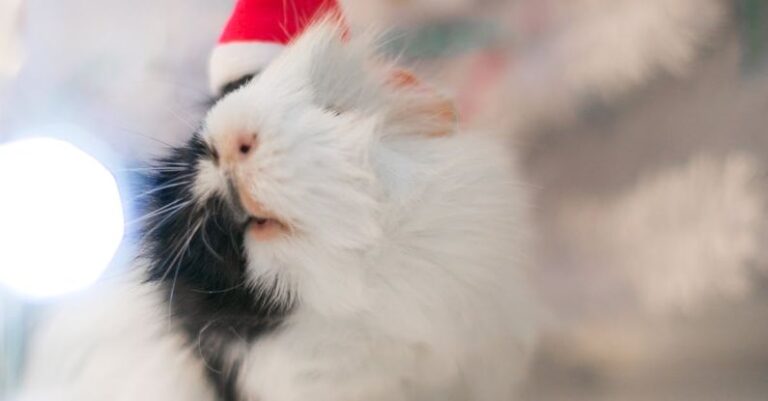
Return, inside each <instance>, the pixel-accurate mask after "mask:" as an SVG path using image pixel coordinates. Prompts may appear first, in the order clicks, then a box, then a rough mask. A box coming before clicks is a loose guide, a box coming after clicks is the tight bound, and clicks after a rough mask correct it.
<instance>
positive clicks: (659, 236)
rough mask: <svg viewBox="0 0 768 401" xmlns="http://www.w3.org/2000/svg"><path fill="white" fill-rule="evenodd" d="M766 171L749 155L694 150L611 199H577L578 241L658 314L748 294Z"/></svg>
mask: <svg viewBox="0 0 768 401" xmlns="http://www.w3.org/2000/svg"><path fill="white" fill-rule="evenodd" d="M763 175H764V172H763V171H761V169H760V167H759V164H758V162H757V161H756V160H755V159H754V158H752V157H751V156H750V155H747V154H731V155H727V156H724V157H715V156H712V155H696V156H694V157H693V158H692V159H691V160H690V161H688V162H687V163H685V164H683V165H681V166H675V167H672V168H669V169H666V170H664V171H660V172H657V173H655V174H653V175H651V176H648V177H644V178H642V179H641V180H640V181H639V182H638V183H637V184H636V185H635V186H634V187H633V188H630V189H628V190H626V191H625V192H624V193H621V194H618V195H616V196H615V197H613V198H609V199H606V198H598V199H593V200H592V201H588V202H573V203H572V204H571V206H570V207H568V210H569V212H568V213H569V214H570V215H569V216H568V217H567V219H568V220H569V223H568V224H569V225H570V230H571V231H570V232H571V233H572V235H573V238H572V242H573V243H574V244H577V245H576V246H577V247H579V248H580V249H581V252H585V253H586V255H588V256H587V259H591V260H593V261H595V262H597V263H603V264H604V265H605V266H610V269H614V270H615V271H614V274H618V275H623V276H624V280H625V281H626V282H628V283H629V284H630V286H631V287H632V289H633V290H634V294H635V297H636V299H637V301H638V302H639V303H640V304H641V306H642V307H643V308H644V309H646V310H648V311H649V312H652V313H662V314H667V313H673V314H676V313H679V312H689V313H693V312H699V311H701V308H702V307H705V306H708V305H711V303H713V302H722V301H723V300H728V299H734V298H735V299H740V298H743V297H744V296H746V295H747V293H748V291H749V290H750V288H751V287H752V283H751V281H752V279H753V275H754V274H755V273H756V271H753V269H752V267H754V265H755V262H756V261H757V260H758V258H759V257H760V254H761V248H762V246H761V238H762V235H763V234H764V233H765V230H766V228H768V227H766V217H768V216H766V213H765V206H766V199H765V196H764V194H763V191H761V189H760V188H759V187H758V182H759V181H758V179H759V177H761V176H763Z"/></svg>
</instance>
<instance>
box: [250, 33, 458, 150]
mask: <svg viewBox="0 0 768 401" xmlns="http://www.w3.org/2000/svg"><path fill="white" fill-rule="evenodd" d="M378 50H379V48H378V46H377V45H376V36H375V35H360V36H355V37H350V35H348V34H347V32H346V31H345V30H344V28H343V27H342V26H341V25H340V24H339V23H338V20H337V19H334V18H327V19H324V20H321V21H319V22H317V23H315V24H313V25H312V26H311V27H310V28H308V29H307V30H306V31H305V33H303V34H302V35H301V36H300V37H299V38H298V39H297V40H296V41H295V42H294V43H292V44H291V45H290V46H289V48H288V49H286V51H285V52H284V53H283V54H282V55H281V56H280V57H279V58H278V60H276V61H275V63H273V64H272V65H271V66H270V67H269V68H268V69H267V70H266V71H265V72H264V74H263V76H262V79H276V80H278V81H280V84H278V85H275V87H279V88H283V89H284V90H285V89H288V90H290V91H293V92H295V93H300V94H302V95H309V96H311V97H312V101H313V102H315V103H316V104H318V105H320V106H321V107H323V108H326V109H328V110H331V111H333V112H336V113H347V112H355V113H360V114H363V115H375V116H377V117H379V118H380V119H381V123H382V124H386V129H387V131H389V132H395V133H406V134H420V135H431V136H436V135H446V134H449V133H452V132H453V131H454V130H455V125H456V111H455V108H454V106H453V103H452V101H451V100H450V99H449V98H447V97H445V96H442V95H441V94H440V93H438V91H437V90H435V89H434V88H432V87H429V86H428V85H425V84H423V83H421V82H420V81H419V80H418V79H417V78H416V76H415V75H413V74H412V73H410V72H409V71H407V70H404V69H402V68H399V67H396V66H395V65H394V64H393V63H392V62H391V61H390V60H387V59H385V58H384V57H382V56H381V55H380V52H379V51H378Z"/></svg>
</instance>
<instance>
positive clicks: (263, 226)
mask: <svg viewBox="0 0 768 401" xmlns="http://www.w3.org/2000/svg"><path fill="white" fill-rule="evenodd" d="M245 231H246V232H247V233H248V234H250V235H251V236H252V237H253V238H254V239H256V240H270V239H273V238H275V237H277V236H278V235H281V234H283V233H285V232H287V231H288V228H287V226H286V225H285V224H283V222H282V221H280V220H278V219H277V218H274V217H268V216H263V215H249V216H248V220H246V222H245Z"/></svg>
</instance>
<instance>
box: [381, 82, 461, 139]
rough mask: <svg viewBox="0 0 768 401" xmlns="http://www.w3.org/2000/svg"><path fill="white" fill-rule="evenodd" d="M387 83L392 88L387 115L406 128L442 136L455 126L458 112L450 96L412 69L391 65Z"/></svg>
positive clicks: (450, 132)
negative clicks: (428, 82)
mask: <svg viewBox="0 0 768 401" xmlns="http://www.w3.org/2000/svg"><path fill="white" fill-rule="evenodd" d="M387 85H388V86H389V87H390V88H391V89H390V90H392V91H393V92H394V96H393V99H392V103H393V104H392V107H391V110H390V113H391V116H390V118H392V119H393V120H396V121H399V123H398V124H405V125H406V127H404V128H410V129H408V131H415V132H414V133H421V134H426V135H429V136H443V135H449V134H452V133H453V132H454V131H455V130H456V124H457V120H458V113H457V111H456V106H455V105H454V103H453V100H452V99H450V98H449V97H448V96H445V95H443V94H441V93H440V92H439V91H438V90H437V89H436V88H434V87H431V86H430V85H428V84H425V83H423V82H421V81H420V80H419V79H418V78H417V77H416V76H415V75H414V74H413V73H412V72H410V71H408V70H405V69H400V68H393V69H392V70H391V77H390V79H389V81H388V82H387ZM407 126H410V127H407Z"/></svg>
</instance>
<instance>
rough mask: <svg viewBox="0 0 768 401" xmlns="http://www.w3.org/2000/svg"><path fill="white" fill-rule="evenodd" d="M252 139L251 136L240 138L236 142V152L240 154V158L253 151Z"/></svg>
mask: <svg viewBox="0 0 768 401" xmlns="http://www.w3.org/2000/svg"><path fill="white" fill-rule="evenodd" d="M253 143H254V138H253V137H252V136H244V137H240V138H238V140H237V146H238V147H237V150H238V152H240V156H241V157H242V156H248V154H249V153H251V149H253Z"/></svg>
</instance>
